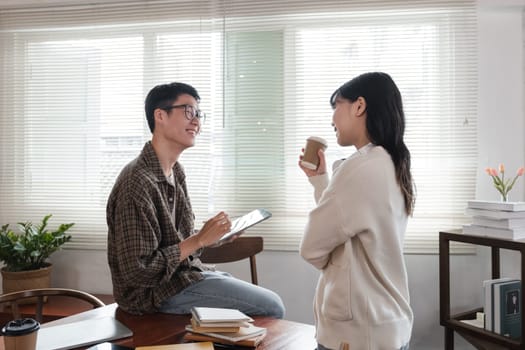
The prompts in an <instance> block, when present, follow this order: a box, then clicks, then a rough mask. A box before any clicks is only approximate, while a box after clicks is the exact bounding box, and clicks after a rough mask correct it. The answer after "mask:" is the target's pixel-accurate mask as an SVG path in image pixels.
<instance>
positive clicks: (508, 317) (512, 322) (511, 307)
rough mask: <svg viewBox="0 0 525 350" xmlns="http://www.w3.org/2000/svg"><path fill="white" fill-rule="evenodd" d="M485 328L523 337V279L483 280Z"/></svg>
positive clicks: (502, 333) (516, 337)
mask: <svg viewBox="0 0 525 350" xmlns="http://www.w3.org/2000/svg"><path fill="white" fill-rule="evenodd" d="M482 292H483V299H484V306H483V311H484V313H485V329H486V330H488V331H491V332H494V333H498V334H501V335H504V336H506V337H510V338H513V339H518V338H521V305H520V303H521V281H520V280H518V279H512V278H498V279H491V280H486V281H483V291H482Z"/></svg>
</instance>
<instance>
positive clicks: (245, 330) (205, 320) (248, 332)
mask: <svg viewBox="0 0 525 350" xmlns="http://www.w3.org/2000/svg"><path fill="white" fill-rule="evenodd" d="M191 314H192V318H191V320H190V322H191V324H189V325H187V326H186V330H187V331H188V332H189V333H187V334H186V335H185V337H184V338H185V340H195V341H212V342H215V343H221V344H236V345H242V346H252V347H253V346H256V345H257V344H259V343H260V342H261V341H262V339H263V338H264V336H265V335H266V328H263V327H257V326H254V325H253V324H252V322H253V319H252V318H251V317H249V316H248V315H246V314H244V313H242V312H241V311H239V310H237V309H228V308H208V307H194V308H192V310H191Z"/></svg>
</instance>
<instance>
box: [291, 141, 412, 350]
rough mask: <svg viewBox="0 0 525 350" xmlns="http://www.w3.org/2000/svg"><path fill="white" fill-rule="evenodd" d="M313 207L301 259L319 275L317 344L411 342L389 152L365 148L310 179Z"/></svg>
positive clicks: (403, 217) (368, 347) (402, 219)
mask: <svg viewBox="0 0 525 350" xmlns="http://www.w3.org/2000/svg"><path fill="white" fill-rule="evenodd" d="M309 180H310V182H311V183H312V185H313V186H314V189H315V199H316V202H317V207H316V208H315V209H314V210H312V211H311V212H310V215H309V218H308V223H307V226H306V229H305V233H304V237H303V240H302V242H301V255H302V257H303V258H304V259H305V260H306V261H308V262H309V263H311V264H312V265H314V266H315V267H316V268H318V269H319V270H321V276H320V278H319V281H318V284H317V290H316V296H315V301H314V314H315V320H316V330H317V332H316V333H317V341H318V343H320V344H322V345H324V346H325V347H328V348H330V349H339V345H340V343H341V342H342V341H345V342H348V343H349V344H350V348H351V349H355V350H383V349H385V350H386V349H399V348H401V347H402V346H403V345H406V344H407V343H408V342H409V340H410V334H411V331H412V323H413V314H412V310H411V308H410V304H409V293H408V283H407V273H406V268H405V262H404V259H403V240H404V235H405V229H406V225H407V214H406V212H405V205H404V199H403V196H402V194H401V190H400V188H399V186H398V184H397V181H396V177H395V170H394V164H393V162H392V160H391V158H390V155H389V154H388V152H386V151H385V149H383V148H382V147H380V146H374V145H372V144H368V145H366V146H364V147H362V148H361V149H359V150H358V152H356V153H355V154H353V155H352V156H351V157H350V158H348V159H346V160H343V161H338V162H336V164H334V171H333V176H332V179H331V181H330V182H329V181H328V175H320V176H313V177H310V178H309Z"/></svg>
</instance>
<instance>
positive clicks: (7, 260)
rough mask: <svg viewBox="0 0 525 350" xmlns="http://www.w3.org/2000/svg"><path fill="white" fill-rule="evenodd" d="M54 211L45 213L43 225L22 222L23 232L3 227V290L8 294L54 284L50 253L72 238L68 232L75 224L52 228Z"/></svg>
mask: <svg viewBox="0 0 525 350" xmlns="http://www.w3.org/2000/svg"><path fill="white" fill-rule="evenodd" d="M51 216H52V215H51V214H48V215H46V216H44V218H43V219H42V222H41V223H40V224H33V223H31V222H19V223H18V227H19V230H20V232H19V233H15V232H14V231H12V230H10V229H9V224H7V225H4V226H2V228H1V229H0V261H1V262H3V263H4V267H3V268H2V269H1V270H0V271H1V273H2V289H3V292H4V293H9V292H14V291H18V290H25V289H33V288H47V287H50V274H51V263H49V262H48V261H47V259H48V258H49V256H50V255H51V254H52V253H53V252H55V251H57V250H58V249H60V247H61V246H62V245H63V244H64V243H66V242H68V241H69V240H70V239H71V235H68V234H66V231H67V230H69V229H70V228H71V227H72V226H73V225H74V223H69V224H61V225H60V226H59V227H58V228H57V229H56V230H48V229H47V222H48V221H49V218H51Z"/></svg>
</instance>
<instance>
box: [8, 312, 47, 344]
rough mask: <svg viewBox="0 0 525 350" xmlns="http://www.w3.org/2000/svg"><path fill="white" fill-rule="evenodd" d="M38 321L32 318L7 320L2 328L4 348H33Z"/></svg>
mask: <svg viewBox="0 0 525 350" xmlns="http://www.w3.org/2000/svg"><path fill="white" fill-rule="evenodd" d="M39 329H40V323H38V322H37V321H35V320H34V319H32V318H24V319H18V320H13V321H9V322H8V323H7V324H6V325H5V327H4V328H2V335H3V336H4V345H5V348H6V350H9V349H16V350H35V349H36V339H37V335H38V330H39Z"/></svg>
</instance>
